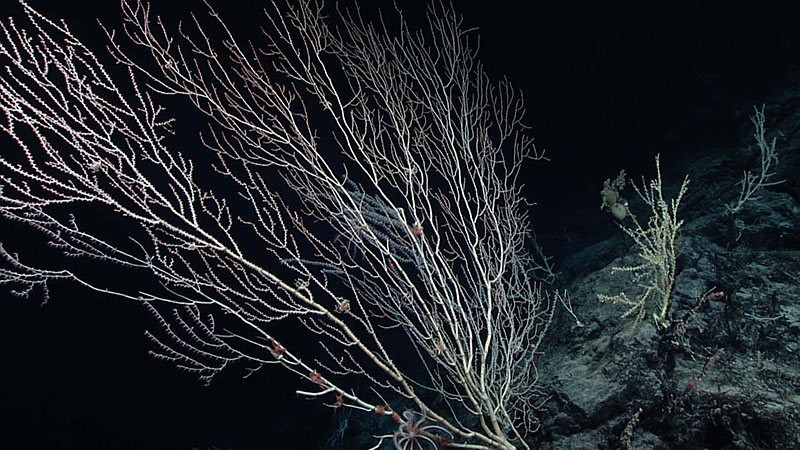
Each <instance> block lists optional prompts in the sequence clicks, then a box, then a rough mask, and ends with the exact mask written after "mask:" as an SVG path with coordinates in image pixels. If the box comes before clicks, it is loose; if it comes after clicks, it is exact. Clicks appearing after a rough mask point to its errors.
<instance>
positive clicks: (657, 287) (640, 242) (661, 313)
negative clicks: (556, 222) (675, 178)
mask: <svg viewBox="0 0 800 450" xmlns="http://www.w3.org/2000/svg"><path fill="white" fill-rule="evenodd" d="M631 184H632V185H633V187H634V189H635V190H636V193H637V194H638V195H639V197H640V198H641V199H642V201H644V203H645V204H646V205H647V206H649V207H650V212H651V213H652V215H651V216H650V218H649V219H648V221H647V227H646V228H645V227H642V225H641V224H640V223H639V221H638V220H637V219H636V216H635V215H634V214H629V216H630V217H631V220H632V222H633V226H627V225H623V224H620V227H621V228H622V230H623V231H624V232H625V234H627V235H628V236H630V237H631V238H632V239H633V241H634V242H635V243H636V249H637V250H638V251H639V257H640V258H641V260H642V262H641V264H639V265H636V266H624V267H613V268H612V269H611V272H612V273H618V272H628V273H631V274H632V275H633V283H635V284H636V285H637V286H638V287H639V288H640V289H641V290H642V293H641V294H640V295H638V296H637V298H636V299H631V298H630V297H628V296H627V295H626V294H625V293H624V292H622V293H620V294H617V295H604V294H598V295H597V297H598V298H599V299H600V300H601V301H611V302H614V303H619V304H622V305H625V306H626V307H627V308H628V309H627V310H626V311H625V312H624V313H623V314H622V317H629V316H634V317H635V323H637V324H638V322H639V321H640V320H642V319H643V318H644V317H645V314H646V311H647V309H648V308H649V305H650V304H651V303H652V304H654V305H655V307H656V309H655V312H653V320H654V321H655V325H656V327H658V328H661V327H664V326H665V325H666V320H665V319H666V316H667V310H668V308H669V298H670V295H671V293H672V286H673V285H674V283H675V275H676V266H675V261H676V258H677V255H678V248H677V241H678V232H679V231H680V228H681V225H683V221H682V220H678V207H679V206H680V203H681V199H682V198H683V195H684V194H685V193H686V189H687V187H688V185H689V177H688V176H686V177H685V178H684V179H683V183H681V188H680V191H679V192H678V195H677V197H675V198H673V199H672V200H670V201H669V202H667V201H666V200H664V195H663V193H662V191H661V188H662V185H661V167H660V164H659V158H658V156H656V178H655V179H653V180H650V182H649V183H647V182H646V181H645V180H644V179H642V187H641V188H639V187H638V186H637V185H636V184H634V183H631Z"/></svg>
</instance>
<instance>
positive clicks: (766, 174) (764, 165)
mask: <svg viewBox="0 0 800 450" xmlns="http://www.w3.org/2000/svg"><path fill="white" fill-rule="evenodd" d="M753 109H754V110H755V114H753V115H752V116H751V117H750V121H751V122H753V126H754V127H755V131H753V137H754V138H756V145H758V151H759V157H760V158H759V159H760V166H759V168H758V169H756V170H746V171H745V172H744V174H743V175H742V181H740V182H739V185H740V186H741V189H740V191H739V199H738V200H736V202H735V203H733V202H732V203H730V204H727V205H725V212H726V213H727V214H736V213H738V212H739V211H740V210H741V209H742V207H744V205H745V204H746V203H747V202H749V201H757V200H758V196H756V194H757V193H758V191H760V190H761V189H763V188H765V187H769V186H775V185H778V184H781V183H783V181H784V180H781V181H775V180H773V177H774V176H775V169H776V167H777V165H778V152H777V151H776V150H775V139H776V138H774V137H773V138H772V140H771V141H768V140H767V137H766V130H765V128H764V120H765V119H764V106H763V105H762V106H761V110H760V111H759V110H758V108H756V107H753ZM737 240H738V239H737Z"/></svg>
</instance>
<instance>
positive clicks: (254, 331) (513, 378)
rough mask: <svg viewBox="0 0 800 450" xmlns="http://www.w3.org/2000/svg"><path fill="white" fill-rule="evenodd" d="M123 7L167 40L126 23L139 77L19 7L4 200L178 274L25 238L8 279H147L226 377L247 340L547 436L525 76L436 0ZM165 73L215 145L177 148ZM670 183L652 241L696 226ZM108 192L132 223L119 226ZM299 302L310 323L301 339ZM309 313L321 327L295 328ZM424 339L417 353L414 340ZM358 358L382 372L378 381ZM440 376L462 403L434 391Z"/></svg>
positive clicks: (494, 444) (70, 241)
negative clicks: (104, 270) (115, 270)
mask: <svg viewBox="0 0 800 450" xmlns="http://www.w3.org/2000/svg"><path fill="white" fill-rule="evenodd" d="M122 8H123V13H124V19H125V27H124V32H125V34H126V35H127V37H128V39H129V41H130V42H132V43H133V44H135V46H136V47H137V50H136V52H137V54H141V52H140V50H144V51H145V53H146V54H148V55H149V56H150V57H151V58H152V60H151V61H150V62H149V63H146V62H143V61H140V60H137V59H135V58H133V57H131V56H129V55H131V54H132V53H130V50H128V49H126V48H125V47H124V46H123V45H122V43H120V42H119V41H118V40H117V38H118V36H115V34H114V33H113V32H111V31H108V34H109V38H110V39H111V44H110V45H109V49H110V50H111V53H112V55H113V56H114V58H116V60H117V62H119V63H122V65H123V66H122V67H125V68H127V70H128V71H129V80H126V81H125V83H124V84H125V86H126V87H125V89H122V88H121V87H119V86H121V85H122V84H123V83H120V82H119V81H114V80H113V79H112V76H111V75H109V73H107V71H106V70H105V69H104V68H103V65H102V64H101V63H100V62H99V61H98V60H97V59H96V58H95V56H94V55H93V53H92V52H91V51H90V50H89V49H87V48H86V47H84V46H83V45H82V44H81V43H80V42H78V41H77V40H76V39H75V38H74V36H73V35H72V34H70V32H69V30H68V29H67V27H66V25H64V24H57V23H53V22H50V21H48V20H47V19H45V18H43V17H42V16H40V15H38V14H37V13H36V12H34V11H33V10H32V9H30V8H29V7H27V6H25V7H24V9H25V11H26V13H27V15H28V18H29V19H30V22H31V24H32V28H31V29H30V31H25V30H23V29H22V28H21V27H19V26H18V25H16V24H15V23H14V22H13V21H9V22H8V23H7V24H6V25H3V27H2V32H3V35H2V45H1V46H0V54H1V55H2V58H3V59H4V64H5V65H6V69H5V71H4V72H3V73H2V75H0V108H2V111H3V112H4V113H5V116H6V125H5V126H3V130H4V131H5V132H6V133H7V134H8V135H10V136H11V137H12V138H14V139H15V140H16V141H17V143H18V144H19V148H20V151H18V152H16V153H14V152H11V151H9V152H8V153H4V154H3V156H2V157H0V167H2V172H1V173H0V180H1V181H2V185H1V187H2V194H1V195H0V211H1V212H2V214H3V215H4V216H5V217H6V218H10V219H12V220H16V221H18V222H21V223H23V224H27V225H30V226H32V227H34V228H36V229H37V230H39V231H41V232H43V233H44V234H45V235H46V236H47V237H48V238H49V241H50V243H51V244H52V245H53V246H54V247H55V248H56V249H57V250H58V251H59V252H61V253H62V254H64V255H67V256H71V257H72V256H77V257H85V258H90V260H92V261H94V262H96V263H100V264H105V263H114V264H116V265H120V266H123V267H126V268H129V269H131V271H132V272H133V271H135V270H140V271H143V272H145V273H148V274H150V275H152V276H154V277H155V279H156V280H157V281H158V283H157V284H155V283H154V284H153V285H151V286H150V287H149V288H144V287H141V286H139V287H135V288H131V289H126V288H123V287H120V286H113V285H111V286H109V285H107V284H104V283H102V280H96V279H92V277H91V275H92V274H91V273H88V274H83V273H79V272H78V271H75V270H71V269H69V267H70V265H69V263H68V262H67V263H66V265H64V266H62V267H59V268H58V269H55V270H54V269H45V268H37V267H34V266H33V265H28V264H27V263H25V262H23V261H24V258H23V257H18V256H16V255H12V254H9V253H7V252H5V251H3V255H4V256H5V259H6V260H7V261H8V262H10V265H8V267H9V268H6V269H3V270H2V271H1V272H0V282H2V283H7V284H13V285H15V286H20V287H21V289H20V290H19V292H20V293H22V294H27V293H29V292H30V290H31V289H32V288H34V287H37V286H42V287H46V283H47V282H48V281H50V280H53V279H61V278H68V279H73V280H75V281H77V282H79V283H81V284H84V285H86V286H88V287H90V288H92V289H95V290H98V291H102V292H107V293H111V294H115V295H118V296H123V297H126V298H131V299H135V300H138V301H141V302H142V303H144V304H145V305H146V306H147V308H148V309H150V310H151V311H152V312H153V314H154V315H155V317H156V318H157V319H158V321H159V323H160V324H161V326H160V327H159V328H158V329H157V330H154V331H153V332H152V333H151V334H149V336H150V337H151V339H152V341H153V342H154V344H155V346H156V352H155V353H156V354H157V355H158V356H159V357H160V358H163V359H166V360H170V361H172V362H174V363H176V364H178V365H179V366H181V367H183V368H184V369H186V370H189V371H192V372H195V373H197V374H198V375H199V376H200V377H201V378H203V379H204V380H209V379H210V378H211V377H213V376H214V374H216V373H217V372H218V371H219V370H222V369H223V368H225V367H227V366H229V365H231V364H232V363H240V364H244V365H245V366H246V367H248V368H250V369H252V370H255V369H258V368H259V367H261V366H263V365H264V364H281V365H283V366H284V367H286V368H288V369H290V370H292V371H294V372H295V373H296V374H298V375H299V376H301V377H303V378H305V379H306V381H307V383H309V385H310V386H312V388H309V389H306V390H301V391H298V392H299V393H300V394H302V395H306V396H310V397H321V398H322V400H323V401H325V402H327V404H330V405H331V406H333V407H342V406H344V407H352V408H358V409H362V410H366V411H373V412H376V413H378V414H381V415H385V416H392V417H398V416H397V414H398V413H397V412H396V411H394V410H392V409H391V408H390V407H389V406H388V405H385V401H384V398H389V396H394V397H393V398H396V397H397V396H403V397H405V398H406V399H408V400H410V401H411V402H413V403H414V404H415V405H416V406H415V407H416V409H418V410H419V411H420V414H422V416H421V417H424V418H425V420H428V421H431V424H432V425H430V426H427V425H426V427H427V428H426V429H425V430H424V431H426V434H424V436H425V437H424V440H426V442H427V439H434V438H435V435H436V434H437V433H436V431H441V433H439V434H442V435H447V438H449V437H450V436H451V435H452V437H453V439H454V440H456V441H460V443H461V444H462V445H463V446H473V448H489V447H491V448H514V446H515V445H519V446H526V445H525V443H524V441H523V439H522V437H523V436H524V434H525V432H527V431H530V430H531V429H535V428H536V427H537V423H538V422H537V421H536V418H535V417H534V416H533V412H534V411H535V410H536V406H537V405H536V402H537V399H538V398H539V392H538V390H537V383H536V381H537V373H536V368H535V365H534V361H535V358H536V356H537V354H538V352H539V345H540V343H541V340H542V337H543V335H544V333H545V331H546V329H547V326H548V324H549V322H550V319H551V317H552V314H553V307H552V302H551V300H550V299H549V297H548V296H547V295H545V294H544V293H543V292H542V291H541V286H540V285H539V284H538V283H536V282H535V279H536V271H537V270H541V267H540V266H539V265H537V264H536V263H535V262H534V259H533V258H532V257H531V254H530V253H529V252H528V251H527V250H526V248H525V242H526V238H527V237H528V236H529V232H530V230H529V220H528V217H527V214H526V212H525V207H526V206H527V205H526V203H525V202H524V200H523V198H522V197H521V196H520V189H521V184H520V183H519V180H518V177H519V175H520V169H521V167H522V164H523V162H524V161H525V160H528V159H541V158H543V154H541V153H539V152H537V151H536V149H535V147H534V146H533V142H532V140H531V139H530V138H529V137H528V136H527V135H526V134H525V131H526V130H525V128H526V127H525V126H524V125H523V124H522V122H521V120H522V115H523V104H522V100H521V99H520V98H519V97H518V95H517V94H516V93H515V91H514V90H513V89H512V88H511V86H510V85H509V83H508V82H506V81H502V82H500V83H497V84H493V83H491V82H490V80H489V79H488V77H487V76H486V75H485V74H484V72H483V70H482V69H481V66H480V64H479V63H478V62H477V60H476V58H475V53H476V52H475V50H474V49H473V47H472V45H471V43H470V41H469V37H470V35H469V33H467V32H465V31H464V30H462V29H461V28H460V18H459V17H457V16H456V15H455V14H454V13H453V12H452V11H450V10H448V9H446V8H443V7H436V8H431V10H430V14H429V25H430V30H429V32H427V33H419V32H415V31H412V30H410V29H408V26H407V24H406V22H405V21H403V20H402V19H401V20H399V22H398V24H397V26H398V30H397V33H395V34H396V37H392V36H391V35H392V33H390V32H389V30H388V29H387V26H386V25H385V24H384V23H383V22H382V23H381V24H379V25H374V24H368V23H365V21H363V20H362V18H361V17H360V16H359V14H358V13H351V12H341V13H340V17H339V19H340V20H339V22H340V26H339V28H336V29H331V28H328V26H327V24H326V22H325V21H324V20H323V19H324V17H323V15H322V8H321V5H317V4H314V3H313V2H308V1H298V2H293V1H292V2H286V3H285V4H284V3H281V4H280V5H278V4H277V3H275V2H273V3H271V4H270V5H269V7H268V8H267V10H266V11H265V13H266V18H267V21H266V23H267V26H266V27H265V29H264V36H263V37H261V38H260V40H261V41H263V42H265V44H264V46H263V47H261V48H259V47H257V46H256V45H254V44H251V43H243V42H239V41H237V39H236V38H235V37H234V36H233V35H232V34H231V30H229V29H228V28H227V27H226V26H225V24H224V23H223V22H222V20H221V18H220V16H219V15H218V14H217V13H216V12H215V11H214V10H213V9H211V7H210V6H209V7H208V10H209V13H210V14H209V20H208V21H209V22H210V24H209V25H208V26H211V27H212V28H215V29H216V31H215V33H211V32H207V31H206V28H205V27H206V26H207V25H203V22H204V21H203V20H201V19H200V18H198V17H195V16H192V21H191V22H192V25H191V27H185V26H178V27H177V37H173V36H172V34H171V33H172V31H170V30H169V29H168V27H167V26H166V25H164V24H162V22H161V20H160V19H158V18H157V17H153V16H151V15H150V10H149V6H147V5H145V4H142V3H139V2H137V1H127V0H123V2H122ZM212 34H219V35H221V40H220V41H216V40H215V39H213V38H212V37H211V36H212ZM137 76H138V77H144V78H145V79H146V83H147V84H146V87H145V86H144V85H142V84H138V83H137V81H136V77H137ZM128 86H129V87H128ZM153 93H159V94H167V95H173V96H179V97H185V98H187V99H188V100H190V101H191V102H192V103H193V104H194V106H195V107H196V108H197V109H198V110H199V111H200V112H202V113H204V114H205V115H207V116H208V117H209V118H210V119H211V123H212V126H211V127H210V131H209V132H208V133H207V134H206V135H205V136H203V144H204V145H205V148H206V149H207V150H206V151H205V152H203V153H198V152H195V153H191V154H190V153H188V152H179V151H176V150H175V149H174V148H172V147H173V146H174V144H173V143H172V141H171V140H170V138H169V136H166V135H165V134H164V131H165V130H166V131H168V130H169V125H170V123H171V121H170V120H168V119H162V118H161V113H162V108H160V107H159V106H158V105H157V103H155V100H154V99H153V98H152V97H151V95H153ZM320 136H322V137H320ZM212 160H213V161H212ZM198 162H202V163H207V165H210V167H213V171H212V170H209V167H207V166H202V167H201V166H200V165H198V166H197V169H196V168H195V166H194V164H196V163H198ZM196 172H202V174H203V175H202V177H201V176H197V175H196ZM201 180H202V181H203V183H205V184H208V185H212V184H213V186H214V190H213V191H212V190H210V189H208V188H207V187H202V186H201V182H200V181H201ZM656 186H657V190H655V189H656ZM681 193H683V191H682V192H681ZM656 195H657V197H656ZM660 196H661V192H660V178H659V179H658V184H657V185H655V186H651V188H650V189H649V190H645V194H644V195H643V198H645V200H646V201H647V200H648V199H649V201H650V204H651V205H652V207H653V211H654V212H657V213H658V214H661V216H659V217H660V218H659V217H657V218H656V219H653V220H652V221H651V226H652V227H656V229H657V230H658V231H657V232H658V233H665V234H664V236H661V235H654V233H655V231H649V230H648V231H642V230H641V229H640V230H639V231H638V232H634V231H631V232H629V234H631V235H632V236H633V237H634V239H636V240H637V242H638V243H640V245H641V246H642V248H643V249H645V250H646V251H647V252H653V253H654V252H656V248H655V247H654V246H655V245H656V244H657V241H658V240H659V239H661V238H665V237H666V236H667V235H668V233H670V232H672V233H673V238H674V232H677V228H678V227H679V226H680V225H679V224H678V223H676V222H675V221H674V210H676V209H677V201H679V200H680V198H678V200H677V201H673V206H672V210H671V211H668V210H667V208H666V206H665V205H662V203H663V200H662V199H661V197H660ZM87 205H88V207H89V209H88V210H87ZM87 212H88V213H89V214H86V213H87ZM98 214H107V215H109V216H112V217H115V218H118V219H119V220H127V221H128V222H129V226H130V227H131V228H130V230H127V229H126V230H125V231H124V234H125V236H120V235H119V234H120V233H114V232H108V230H105V229H103V227H102V223H97V222H92V221H93V220H94V221H97V220H99V219H98V218H97V216H98ZM669 214H672V216H670V215H669ZM668 220H673V221H672V222H668ZM670 227H672V228H670ZM128 235H129V236H128ZM651 239H653V242H652V243H650V240H651ZM673 244H674V242H673ZM651 249H652V250H651ZM647 255H648V256H646V258H651V260H652V261H656V260H655V259H653V258H655V256H652V257H651V256H649V253H647ZM664 270H670V269H669V267H667V266H666V265H665V267H664ZM671 270H673V272H668V273H665V274H663V275H654V276H659V277H662V278H660V279H669V276H670V274H674V260H673V261H672V269H671ZM665 277H666V278H665ZM144 286H147V285H144ZM276 321H281V322H285V321H297V322H298V323H300V324H302V325H303V326H304V327H305V330H306V331H307V333H306V334H305V335H304V336H302V337H299V338H298V337H297V336H295V335H292V336H291V337H287V338H286V339H283V338H282V339H278V337H276V336H274V335H273V334H271V332H270V330H272V329H273V328H272V326H273V323H274V322H276ZM398 331H402V333H403V334H398ZM402 335H405V340H404V341H402V342H397V341H396V339H397V338H398V337H399V336H402ZM309 337H310V338H311V339H310V341H312V342H314V341H315V342H317V343H318V345H319V348H320V349H321V350H320V351H318V352H316V353H313V354H306V356H302V355H300V354H299V353H300V352H299V351H297V352H291V351H289V349H290V348H291V347H292V345H291V342H290V341H291V339H297V341H296V342H309ZM390 339H393V340H394V341H390ZM409 349H410V350H411V351H412V352H416V355H417V358H416V360H415V361H414V362H412V363H407V364H406V365H405V366H403V365H401V364H398V363H396V362H395V361H396V359H397V358H395V357H394V356H396V353H395V352H398V351H401V352H403V353H406V354H408V350H409ZM320 355H325V357H321V356H320ZM403 359H404V360H405V359H407V358H405V357H404V358H403ZM354 378H361V379H362V380H365V381H367V382H368V383H369V384H370V385H371V390H370V391H369V392H356V391H355V390H354V385H355V383H354V382H353V379H354ZM421 392H431V393H434V394H435V395H438V396H440V398H442V399H443V400H445V402H446V404H447V406H446V407H445V408H443V409H440V410H436V411H434V410H433V409H431V408H430V407H429V406H428V405H427V404H426V402H425V400H424V397H423V396H421V394H420V393H421ZM390 401H391V400H390ZM463 412H469V413H471V415H472V418H471V419H467V420H464V419H463V417H465V416H464V415H462V414H461V413H463ZM458 417H461V418H462V419H459V418H458ZM409 420H411V419H409ZM414 424H415V427H416V429H419V428H420V427H419V424H418V423H416V422H414ZM406 428H407V429H406V431H408V427H406ZM441 437H445V436H441Z"/></svg>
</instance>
